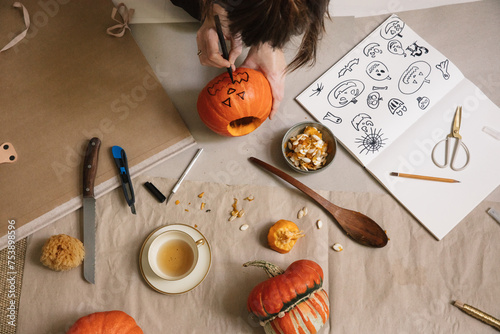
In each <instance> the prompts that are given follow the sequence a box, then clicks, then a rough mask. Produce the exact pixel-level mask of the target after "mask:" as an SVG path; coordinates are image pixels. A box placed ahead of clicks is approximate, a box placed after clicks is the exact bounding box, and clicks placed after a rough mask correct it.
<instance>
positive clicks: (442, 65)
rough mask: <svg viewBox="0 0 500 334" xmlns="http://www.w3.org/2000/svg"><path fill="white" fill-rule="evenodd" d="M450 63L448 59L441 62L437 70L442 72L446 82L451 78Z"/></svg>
mask: <svg viewBox="0 0 500 334" xmlns="http://www.w3.org/2000/svg"><path fill="white" fill-rule="evenodd" d="M449 62H450V61H449V60H448V59H446V60H443V61H442V62H440V63H439V64H437V65H436V68H437V69H438V70H440V71H441V73H443V78H444V80H448V79H449V78H450V73H448V64H449Z"/></svg>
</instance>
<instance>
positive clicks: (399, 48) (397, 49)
mask: <svg viewBox="0 0 500 334" xmlns="http://www.w3.org/2000/svg"><path fill="white" fill-rule="evenodd" d="M387 50H389V52H390V53H392V54H395V55H400V56H405V57H406V52H405V50H404V49H403V45H402V44H401V42H400V41H398V40H397V39H393V40H390V41H389V42H388V43H387Z"/></svg>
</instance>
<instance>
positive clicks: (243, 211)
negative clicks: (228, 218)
mask: <svg viewBox="0 0 500 334" xmlns="http://www.w3.org/2000/svg"><path fill="white" fill-rule="evenodd" d="M244 214H245V210H243V209H241V210H240V211H238V214H237V216H238V218H241V217H243V215H244Z"/></svg>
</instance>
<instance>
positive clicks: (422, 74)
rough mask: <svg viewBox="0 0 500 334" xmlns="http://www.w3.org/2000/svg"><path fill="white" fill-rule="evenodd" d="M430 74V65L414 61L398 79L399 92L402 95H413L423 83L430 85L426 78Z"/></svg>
mask: <svg viewBox="0 0 500 334" xmlns="http://www.w3.org/2000/svg"><path fill="white" fill-rule="evenodd" d="M430 73H431V65H429V64H428V63H426V62H425V61H416V62H414V63H413V64H411V65H410V66H408V68H407V69H406V70H405V71H404V72H403V74H402V75H401V78H400V79H399V90H400V91H401V93H403V94H407V95H409V94H413V93H415V92H416V91H417V90H419V89H420V87H422V85H423V84H424V83H430V81H429V80H427V77H428V76H429V74H430Z"/></svg>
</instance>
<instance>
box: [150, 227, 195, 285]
mask: <svg viewBox="0 0 500 334" xmlns="http://www.w3.org/2000/svg"><path fill="white" fill-rule="evenodd" d="M204 244H205V239H203V238H201V239H199V240H196V241H195V240H194V239H193V238H192V237H191V236H190V235H189V234H187V233H185V232H182V231H178V230H170V231H166V232H163V233H162V234H160V235H158V236H157V237H156V238H155V239H154V240H153V242H152V243H151V246H150V247H149V252H148V261H149V265H150V267H151V269H152V270H153V272H154V273H155V274H156V275H158V276H159V277H161V278H163V279H166V280H169V281H176V280H180V279H181V278H184V277H186V276H187V275H189V274H190V273H191V272H192V271H193V269H194V268H195V267H196V264H197V263H198V247H200V246H202V245H204Z"/></svg>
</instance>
